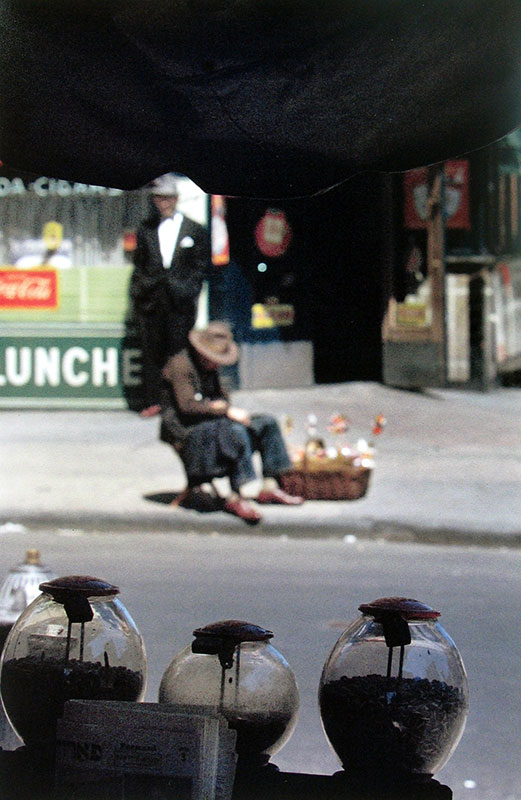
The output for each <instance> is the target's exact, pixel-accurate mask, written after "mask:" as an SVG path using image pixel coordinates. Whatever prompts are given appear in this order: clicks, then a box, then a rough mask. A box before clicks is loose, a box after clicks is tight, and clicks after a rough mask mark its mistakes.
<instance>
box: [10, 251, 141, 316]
mask: <svg viewBox="0 0 521 800" xmlns="http://www.w3.org/2000/svg"><path fill="white" fill-rule="evenodd" d="M130 271H131V265H127V266H124V267H104V266H100V267H71V268H70V269H62V270H59V271H58V285H59V290H58V308H57V309H45V310H36V311H34V310H20V311H5V310H2V309H0V323H2V322H27V323H32V322H51V323H53V322H83V323H90V322H104V323H112V322H113V323H122V322H123V321H124V319H125V315H126V310H127V305H128V283H129V278H130Z"/></svg>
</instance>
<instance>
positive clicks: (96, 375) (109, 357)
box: [92, 347, 118, 386]
mask: <svg viewBox="0 0 521 800" xmlns="http://www.w3.org/2000/svg"><path fill="white" fill-rule="evenodd" d="M104 378H106V381H105V380H104ZM117 382H118V351H117V350H116V348H115V347H110V348H109V349H108V350H107V351H104V350H103V348H102V347H94V348H93V350H92V383H93V384H94V386H103V385H105V386H116V385H117Z"/></svg>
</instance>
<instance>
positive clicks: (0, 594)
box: [0, 548, 56, 652]
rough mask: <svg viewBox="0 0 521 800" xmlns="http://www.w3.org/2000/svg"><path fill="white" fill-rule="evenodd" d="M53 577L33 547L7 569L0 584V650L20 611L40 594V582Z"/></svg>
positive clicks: (38, 552)
mask: <svg viewBox="0 0 521 800" xmlns="http://www.w3.org/2000/svg"><path fill="white" fill-rule="evenodd" d="M55 577H56V576H55V575H54V573H53V572H51V570H50V569H49V568H48V567H46V566H44V565H43V564H42V562H41V561H40V551H39V550H36V549H34V548H30V549H29V550H27V551H26V553H25V559H24V561H22V562H21V563H20V564H16V565H15V566H14V567H12V568H11V569H10V570H9V572H8V574H7V576H6V578H5V580H4V582H3V583H2V585H1V586H0V652H1V650H2V648H3V646H4V642H5V640H6V639H7V636H8V634H9V631H10V630H11V628H12V627H13V625H14V623H15V622H16V620H17V619H18V617H19V616H20V614H21V613H22V611H23V610H24V609H25V608H26V607H27V606H28V605H29V603H32V601H33V600H34V599H35V598H36V597H38V595H39V594H40V583H42V581H44V580H47V581H50V580H52V579H53V578H55Z"/></svg>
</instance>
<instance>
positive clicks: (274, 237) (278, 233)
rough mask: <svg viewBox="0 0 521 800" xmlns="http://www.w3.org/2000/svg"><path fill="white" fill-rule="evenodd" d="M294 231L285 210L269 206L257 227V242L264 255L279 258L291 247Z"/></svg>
mask: <svg viewBox="0 0 521 800" xmlns="http://www.w3.org/2000/svg"><path fill="white" fill-rule="evenodd" d="M292 236H293V232H292V230H291V228H290V226H289V222H288V220H287V219H286V215H285V213H284V211H280V210H278V209H274V208H269V209H268V210H267V211H266V213H265V214H264V216H263V217H262V219H260V220H259V222H258V223H257V226H256V228H255V243H256V245H257V247H258V249H259V250H260V251H261V253H262V254H263V255H264V256H267V257H268V258H277V257H279V256H282V255H284V253H285V252H286V250H287V249H288V247H289V244H290V242H291V239H292Z"/></svg>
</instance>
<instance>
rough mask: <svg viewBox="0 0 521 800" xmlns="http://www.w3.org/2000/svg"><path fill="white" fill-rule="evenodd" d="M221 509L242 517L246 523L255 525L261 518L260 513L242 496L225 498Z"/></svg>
mask: <svg viewBox="0 0 521 800" xmlns="http://www.w3.org/2000/svg"><path fill="white" fill-rule="evenodd" d="M223 511H226V512H227V513H228V514H233V515H234V516H236V517H239V518H240V519H243V520H244V522H246V523H247V524H248V525H257V523H258V522H260V521H261V519H262V514H260V512H259V511H257V509H256V508H255V506H253V505H252V504H251V503H248V501H247V500H243V498H242V497H237V498H236V499H233V498H230V499H229V500H226V502H225V504H224V508H223Z"/></svg>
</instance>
